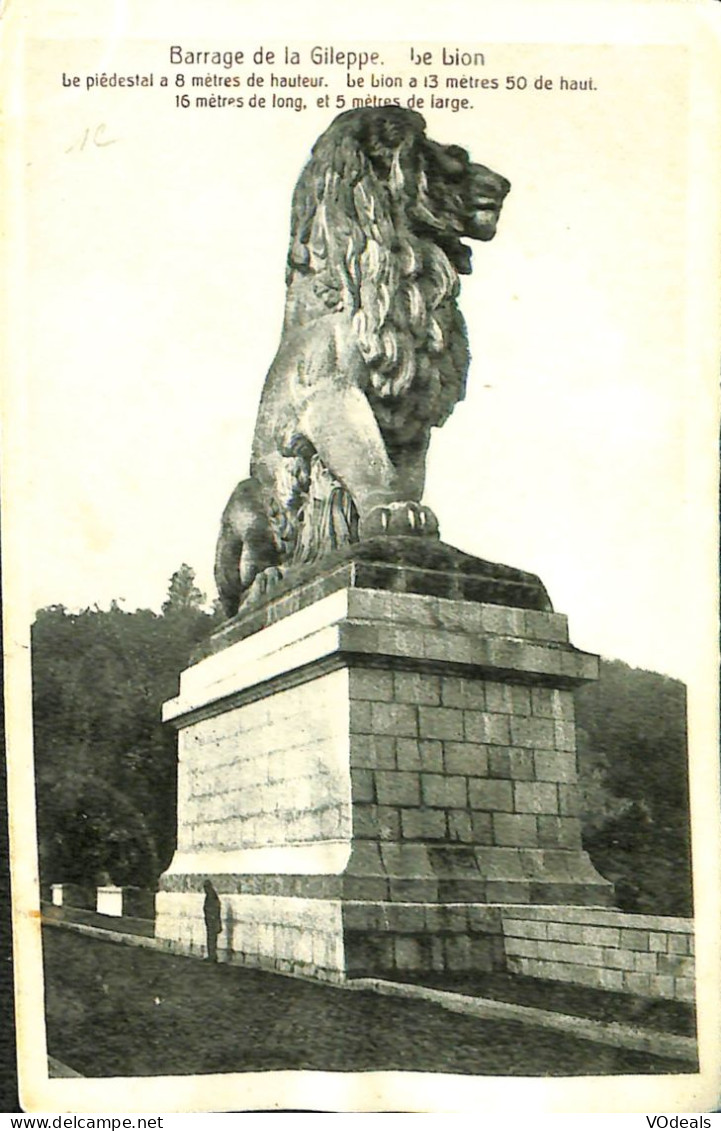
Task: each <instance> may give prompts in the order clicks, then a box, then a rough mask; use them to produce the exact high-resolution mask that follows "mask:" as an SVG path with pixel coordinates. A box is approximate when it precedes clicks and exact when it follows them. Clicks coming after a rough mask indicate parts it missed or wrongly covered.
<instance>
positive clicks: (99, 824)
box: [32, 565, 214, 887]
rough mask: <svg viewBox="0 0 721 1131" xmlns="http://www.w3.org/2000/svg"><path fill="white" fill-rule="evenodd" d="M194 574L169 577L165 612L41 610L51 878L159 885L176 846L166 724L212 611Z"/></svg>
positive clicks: (43, 824) (36, 703) (46, 862)
mask: <svg viewBox="0 0 721 1131" xmlns="http://www.w3.org/2000/svg"><path fill="white" fill-rule="evenodd" d="M203 601H204V597H203V594H202V593H200V591H199V590H198V589H196V588H195V585H194V576H193V571H192V570H191V569H190V567H188V566H185V565H184V566H182V567H181V569H180V570H178V571H177V573H175V574H174V575H173V578H172V580H171V583H170V588H169V591H168V599H167V601H166V602H165V604H164V606H163V615H162V616H158V615H156V614H155V613H153V612H151V611H150V610H148V609H140V610H138V611H136V612H134V613H127V612H124V611H123V610H122V609H121V608H120V607H119V606H118V605H117V603H115V602H113V604H112V605H111V608H110V609H109V610H107V611H104V610H101V609H98V608H95V609H85V610H84V611H83V612H80V613H71V612H68V610H67V609H65V608H63V607H62V606H61V605H55V606H52V607H50V608H46V609H41V610H40V611H39V612H38V614H37V617H36V620H35V624H34V625H33V633H32V649H33V718H34V745H35V767H36V781H37V808H38V835H39V849H40V869H41V879H42V882H43V883H51V882H54V881H60V880H62V881H63V882H68V883H70V882H73V883H79V884H87V885H90V886H94V885H95V884H96V883H97V882H99V881H101V880H103V879H106V878H107V877H110V878H111V879H112V880H113V882H115V883H119V884H137V885H139V886H144V887H148V886H150V887H152V886H153V885H154V884H155V881H156V880H157V877H158V876H159V874H160V872H161V871H162V870H163V869H164V868H165V867H167V865H168V863H169V861H170V857H171V855H172V852H173V849H174V837H175V808H176V737H175V734H174V733H173V731H172V729H171V728H170V727H167V726H164V725H163V724H162V723H161V720H160V708H161V704H162V703H163V701H164V700H165V699H168V698H171V697H172V696H173V695H174V694H176V693H177V686H178V674H179V672H180V671H181V670H182V668H183V667H184V666H185V665H186V664H187V661H188V656H189V653H190V651H191V650H192V648H193V647H194V646H195V644H196V643H197V642H198V640H200V639H201V638H202V637H203V636H205V635H206V634H207V633H208V632H209V631H210V629H211V627H212V625H213V621H214V618H213V617H211V616H209V615H208V614H207V613H205V612H204V611H203V609H202V602H203Z"/></svg>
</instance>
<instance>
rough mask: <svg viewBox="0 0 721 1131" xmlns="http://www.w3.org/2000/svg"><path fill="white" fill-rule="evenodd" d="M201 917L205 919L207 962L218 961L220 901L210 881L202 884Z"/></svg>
mask: <svg viewBox="0 0 721 1131" xmlns="http://www.w3.org/2000/svg"><path fill="white" fill-rule="evenodd" d="M203 890H204V891H205V899H204V900H203V917H204V918H205V937H206V939H207V944H208V961H209V962H217V961H218V935H219V934H220V899H219V898H218V893H217V891H216V890H215V888H214V887H213V885H212V883H211V882H210V880H205V882H204V883H203Z"/></svg>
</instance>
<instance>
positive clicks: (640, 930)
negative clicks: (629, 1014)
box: [502, 907, 694, 1001]
mask: <svg viewBox="0 0 721 1131" xmlns="http://www.w3.org/2000/svg"><path fill="white" fill-rule="evenodd" d="M502 919H503V945H504V951H505V955H506V966H507V969H508V970H509V971H511V972H513V973H516V974H525V975H528V976H529V977H533V978H548V979H551V980H554V981H561V982H574V983H577V984H579V985H583V986H595V987H597V988H599V989H604V990H614V991H617V992H620V993H629V994H638V995H641V996H644V997H661V998H675V999H676V1000H678V1001H693V999H694V957H693V955H694V935H693V922H692V920H690V919H677V918H672V917H670V916H661V915H631V914H626V913H624V912H622V911H613V910H608V911H603V910H596V909H591V908H583V907H504V908H503V909H502Z"/></svg>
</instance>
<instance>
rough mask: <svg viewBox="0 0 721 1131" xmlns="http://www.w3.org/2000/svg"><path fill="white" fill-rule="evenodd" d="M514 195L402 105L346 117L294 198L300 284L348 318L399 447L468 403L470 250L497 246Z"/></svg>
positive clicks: (292, 261)
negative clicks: (464, 301) (305, 282)
mask: <svg viewBox="0 0 721 1131" xmlns="http://www.w3.org/2000/svg"><path fill="white" fill-rule="evenodd" d="M509 188H510V185H509V183H508V181H507V180H506V179H505V178H504V177H502V176H500V175H499V174H497V173H494V172H493V171H492V170H490V169H487V168H486V167H485V166H483V165H478V164H473V163H472V162H471V160H470V158H469V156H468V153H467V152H466V150H465V149H463V148H462V147H460V146H456V145H440V144H438V143H437V142H434V141H431V140H430V139H429V138H427V137H426V135H425V122H424V120H423V118H422V117H421V115H420V114H417V113H416V112H415V111H413V110H406V109H403V108H402V107H400V106H385V107H382V108H378V109H376V108H366V109H360V110H350V111H347V112H346V113H344V114H340V115H339V116H338V117H337V118H336V119H335V120H334V121H333V122H332V124H331V125H330V127H329V128H328V129H327V130H326V131H325V133H323V134H322V135H321V137H320V138H319V139H318V141H317V142H316V144H315V146H314V147H313V151H312V157H311V159H310V161H309V162H308V164H307V165H306V167H305V169H304V170H303V172H302V174H301V176H300V178H299V181H298V184H297V186H296V189H295V193H294V196H293V210H292V222H291V242H290V250H289V253H288V282H289V284H291V285H292V283H293V281H294V280H295V279H297V278H298V276H303V277H306V278H307V277H308V276H311V277H312V279H313V288H314V292H315V294H316V296H317V297H318V298H319V299H320V300H321V301H322V302H323V303H324V305H325V306H326V307H327V308H328V309H329V310H333V311H345V312H346V313H347V314H348V316H349V318H350V320H351V325H352V333H353V334H354V335H355V338H356V341H357V345H358V348H359V349H360V351H361V354H362V356H363V358H364V360H365V363H366V365H367V367H368V374H369V381H368V389H367V392H368V395H369V397H370V398H372V399H373V401H374V407H375V409H376V413H377V416H378V419H379V422H380V424H381V426H382V427H384V431H385V432H386V433H387V434H389V439H391V441H392V439H393V438H395V440H396V441H397V442H399V443H403V442H405V441H406V440H407V439H408V437H409V429H410V430H411V431H412V430H413V429H414V427H423V426H425V427H427V426H428V425H429V424H434V425H436V424H441V423H443V421H444V420H445V419H446V417H447V416H448V415H449V413H450V411H451V410H452V408H453V406H454V405H455V404H456V402H457V401H458V400H460V398H461V397H462V396H463V393H464V388H465V377H466V371H467V368H468V349H467V343H466V335H465V325H464V322H463V319H462V317H461V314H460V312H459V311H458V309H457V306H456V304H455V298H456V295H457V293H458V274H459V273H460V274H468V273H470V270H471V251H470V248H468V247H467V246H466V245H465V244H464V243H463V242H462V240H463V239H478V240H489V239H491V238H492V237H493V235H494V234H495V231H496V224H497V221H498V216H499V213H500V209H501V205H502V203H503V200H504V198H505V196H506V194H507V193H508V190H509ZM411 392H413V394H414V395H413V396H412V398H411V399H412V402H413V403H412V404H408V403H405V401H406V400H407V399H408V394H409V393H411ZM400 398H403V402H401V400H400Z"/></svg>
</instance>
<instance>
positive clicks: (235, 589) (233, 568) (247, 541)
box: [215, 479, 278, 617]
mask: <svg viewBox="0 0 721 1131" xmlns="http://www.w3.org/2000/svg"><path fill="white" fill-rule="evenodd" d="M277 566H278V551H277V549H276V546H275V543H274V541H273V536H272V534H271V530H270V526H269V524H268V518H267V515H266V512H265V507H264V506H263V501H262V499H261V496H260V490H259V488H258V484H257V483H256V481H255V480H254V479H244V480H243V481H242V482H241V483H239V484H238V486H237V487H236V488H235V490H234V491H233V493H232V495H231V496H230V498H229V500H228V503H227V506H226V508H225V510H224V511H223V517H222V519H221V522H220V533H219V535H218V543H217V547H216V551H215V583H216V585H217V587H218V593H219V595H220V600H221V604H222V606H223V608H224V610H225V612H226V614H227V615H228V616H229V617H232V616H235V614H236V613H237V611H238V607H239V605H240V603H241V601H242V600H243V597H244V595H245V593H246V592H247V590H248V589H250V588H251V586H252V585H253V582H254V581H255V579H256V577H258V575H259V574H261V573H263V572H265V571H272V570H274V569H276V568H277Z"/></svg>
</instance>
